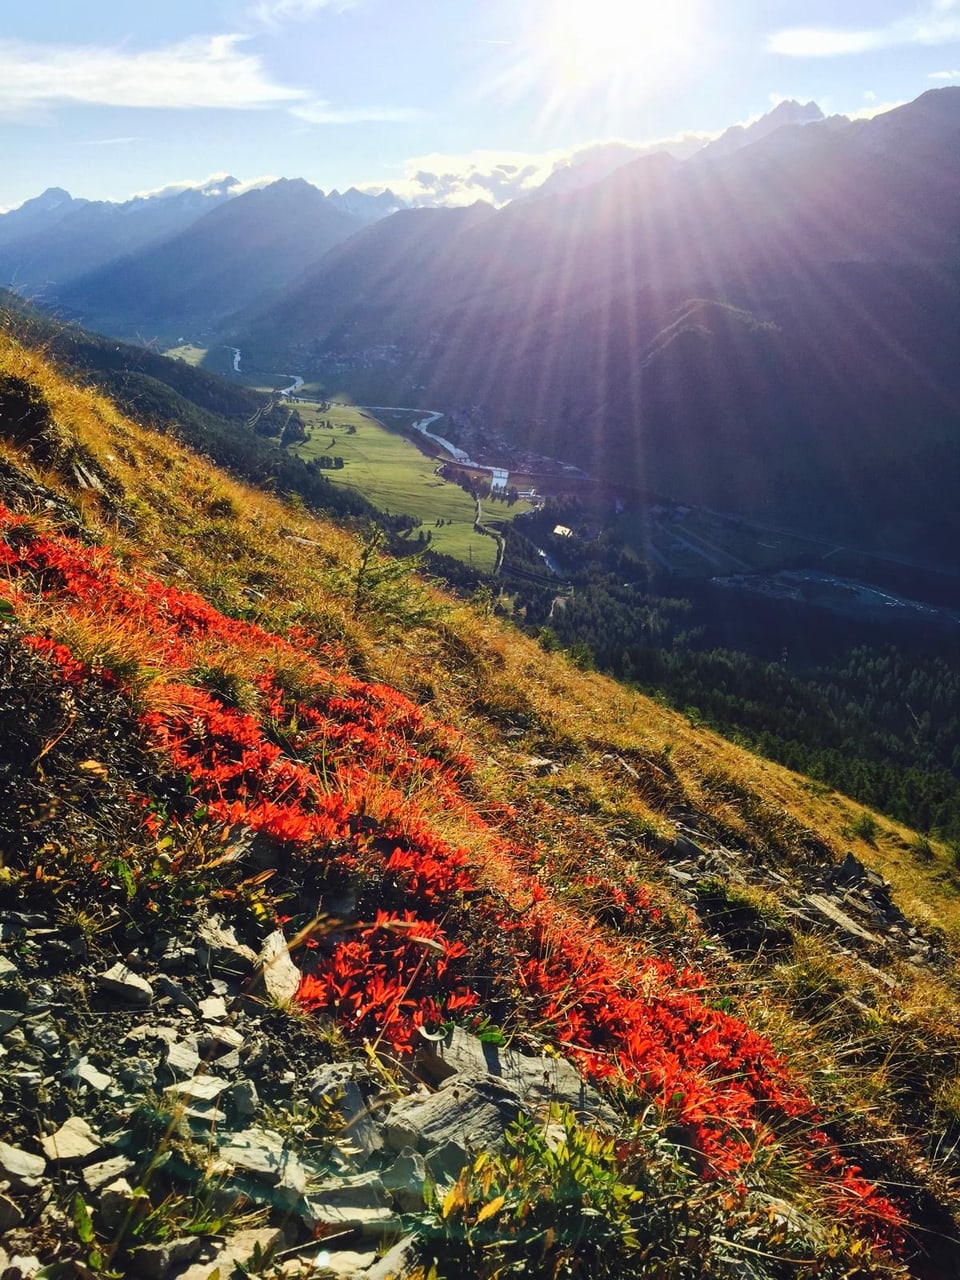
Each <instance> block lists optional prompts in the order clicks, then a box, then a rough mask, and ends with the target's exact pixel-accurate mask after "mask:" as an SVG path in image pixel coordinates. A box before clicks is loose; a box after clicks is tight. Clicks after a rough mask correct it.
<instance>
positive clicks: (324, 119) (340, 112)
mask: <svg viewBox="0 0 960 1280" xmlns="http://www.w3.org/2000/svg"><path fill="white" fill-rule="evenodd" d="M290 114H291V115H293V116H296V117H297V119H298V120H305V121H306V122H307V123H308V124H365V123H368V122H369V121H377V122H379V123H381V124H408V123H409V122H410V121H411V120H419V119H421V118H422V116H423V112H422V111H420V110H418V109H417V108H416V107H331V105H330V104H329V103H328V102H322V101H319V102H305V103H303V104H301V105H297V106H294V107H291V108H290Z"/></svg>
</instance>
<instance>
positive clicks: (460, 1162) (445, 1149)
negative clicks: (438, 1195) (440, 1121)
mask: <svg viewBox="0 0 960 1280" xmlns="http://www.w3.org/2000/svg"><path fill="white" fill-rule="evenodd" d="M469 1163H470V1153H469V1151H467V1150H466V1148H465V1147H463V1146H462V1145H461V1144H460V1143H459V1142H454V1141H453V1140H451V1141H449V1142H444V1143H443V1144H442V1145H441V1146H439V1147H437V1148H436V1150H434V1151H431V1152H430V1154H429V1155H428V1156H427V1159H426V1167H427V1172H428V1173H429V1174H430V1177H431V1178H432V1179H433V1181H434V1182H435V1183H437V1184H438V1185H444V1184H447V1183H453V1182H456V1180H457V1179H458V1178H459V1177H460V1174H461V1173H462V1172H463V1171H464V1169H465V1168H466V1167H467V1165H468V1164H469Z"/></svg>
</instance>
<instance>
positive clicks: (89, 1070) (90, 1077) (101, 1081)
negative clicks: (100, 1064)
mask: <svg viewBox="0 0 960 1280" xmlns="http://www.w3.org/2000/svg"><path fill="white" fill-rule="evenodd" d="M70 1074H71V1076H72V1077H73V1078H74V1079H75V1080H76V1081H77V1082H78V1083H80V1084H86V1085H89V1086H90V1088H91V1089H95V1090H96V1091H97V1092H98V1093H101V1092H102V1091H103V1090H104V1089H109V1088H110V1086H111V1085H112V1084H113V1076H108V1075H107V1074H106V1072H105V1071H100V1070H99V1068H97V1067H95V1066H94V1065H93V1063H92V1062H88V1061H87V1059H86V1058H81V1059H80V1061H79V1062H78V1063H77V1064H76V1066H75V1067H74V1068H73V1070H72V1071H71V1072H70Z"/></svg>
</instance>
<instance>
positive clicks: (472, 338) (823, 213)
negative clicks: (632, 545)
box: [234, 89, 960, 563]
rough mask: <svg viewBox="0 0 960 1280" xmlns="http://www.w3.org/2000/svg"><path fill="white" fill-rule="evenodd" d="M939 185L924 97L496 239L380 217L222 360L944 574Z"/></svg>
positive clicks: (712, 156) (946, 402)
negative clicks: (255, 357)
mask: <svg viewBox="0 0 960 1280" xmlns="http://www.w3.org/2000/svg"><path fill="white" fill-rule="evenodd" d="M958 182H960V89H943V90H938V91H934V92H931V93H928V94H925V95H923V97H921V98H920V99H918V100H917V101H916V102H914V103H911V104H909V105H907V106H904V107H901V108H899V109H897V110H894V111H891V112H889V113H887V114H885V115H882V116H879V117H878V118H876V119H874V120H871V121H857V122H849V121H845V122H837V121H835V120H822V121H812V122H810V123H804V124H788V125H785V126H784V127H781V128H778V129H776V130H774V131H772V132H767V133H765V134H762V135H761V136H759V137H758V138H757V139H756V140H755V141H753V142H749V143H747V144H746V145H743V146H736V147H734V149H733V150H729V149H728V148H727V147H726V146H720V147H719V148H718V149H717V150H715V151H712V149H707V150H706V151H705V152H703V153H702V154H698V155H697V156H694V157H692V158H691V159H689V160H687V161H685V162H682V161H679V160H677V159H676V158H674V157H671V156H669V155H665V154H659V155H652V156H647V157H643V158H641V159H639V160H636V161H633V162H631V163H628V164H626V165H623V166H621V167H620V168H618V169H616V170H615V171H614V172H613V173H610V174H608V175H607V176H606V177H604V178H603V179H601V180H600V181H598V182H595V183H592V184H590V185H588V186H585V187H582V188H580V189H578V190H574V191H568V192H562V193H559V194H556V195H553V196H544V197H543V198H541V199H538V200H526V201H516V202H514V203H513V204H511V205H509V206H507V207H506V208H504V209H501V210H499V211H494V210H492V209H490V208H489V207H484V208H477V209H474V210H469V211H467V212H466V213H464V212H462V211H459V212H458V211H452V210H422V211H421V210H408V211H403V212H401V213H398V214H397V215H395V216H394V217H392V218H390V219H387V220H386V221H385V222H381V223H378V224H377V225H375V226H373V227H370V228H367V230H366V231H365V232H363V233H362V234H360V235H358V236H355V237H353V238H351V239H350V240H349V241H347V242H346V243H344V244H341V245H340V246H338V247H337V248H336V249H335V250H333V251H332V252H331V253H329V254H328V255H327V256H326V257H325V258H324V259H323V260H321V262H319V263H318V264H317V265H316V266H315V267H314V268H312V269H311V270H309V271H308V272H307V273H306V274H305V275H304V276H303V277H302V279H301V280H300V282H299V284H298V285H296V286H295V287H294V288H293V289H292V290H291V291H290V292H288V293H287V294H286V295H285V296H284V297H283V298H282V299H280V300H279V301H278V302H276V303H275V304H274V305H272V306H268V307H267V308H265V309H264V310H263V311H262V312H261V313H260V314H259V315H251V316H250V317H249V318H248V319H247V321H246V323H245V324H244V325H242V326H238V328H237V330H236V331H235V338H234V341H236V343H237V344H238V345H241V346H243V347H244V349H248V350H251V351H257V352H259V353H261V355H262V357H263V358H267V356H269V357H271V358H273V359H282V361H283V364H282V367H284V368H287V367H290V368H293V367H296V368H299V369H301V370H305V371H310V372H311V373H314V374H316V375H318V376H321V377H326V379H327V381H328V383H329V384H330V385H332V386H333V387H335V388H336V387H338V386H339V387H343V388H344V389H347V390H350V391H352V392H354V393H355V394H357V395H360V396H363V397H365V398H367V399H368V402H370V403H384V404H406V403H419V404H424V405H429V406H431V407H440V408H448V409H450V408H455V407H461V406H472V407H475V408H477V409H479V411H480V412H481V413H482V414H483V415H484V417H485V418H486V420H487V421H488V422H489V424H490V426H491V427H492V428H495V429H496V430H497V431H498V432H499V433H500V434H501V435H503V436H505V437H507V438H509V440H510V441H511V442H512V443H513V444H515V445H516V446H518V447H519V448H521V449H533V450H536V451H537V452H540V453H544V454H548V455H551V456H554V457H557V458H560V459H563V460H564V461H566V462H572V463H576V464H578V465H580V466H581V467H584V468H585V469H587V470H589V471H590V472H592V473H594V474H596V475H599V476H601V477H607V478H609V479H615V480H617V481H619V482H627V481H629V482H630V483H632V484H634V485H636V486H638V487H643V488H646V489H648V490H652V491H654V492H656V493H659V494H664V495H668V496H670V497H674V498H677V499H679V500H682V501H686V502H690V503H695V504H698V505H703V506H708V507H711V508H719V509H722V510H729V511H732V512H733V513H735V514H739V515H741V516H745V517H750V518H751V519H754V520H758V519H763V520H767V521H770V522H771V523H775V524H784V525H787V526H789V527H796V528H801V529H805V530H808V531H809V530H812V529H815V530H817V531H819V532H820V533H822V534H823V535H824V536H827V537H835V538H837V539H838V540H840V541H852V542H855V543H856V544H857V545H860V546H864V547H869V548H870V549H873V550H884V551H886V552H891V553H895V554H900V555H912V556H920V557H923V558H929V557H933V558H934V559H937V560H943V561H950V562H952V563H955V562H956V559H957V552H956V551H955V550H954V548H955V547H956V546H958V545H960V539H958V537H957V535H958V534H960V521H958V515H957V509H956V503H955V494H956V491H957V482H958V481H960V361H958V359H957V355H958V350H957V345H958V344H957V334H958V323H957V322H958V302H957V299H958V293H957V283H958V281H957V262H958V257H960V217H958V214H957V205H956V195H955V193H956V191H957V189H958ZM291 362H292V363H291ZM277 367H281V366H279V365H278V366H277ZM921 513H922V514H921Z"/></svg>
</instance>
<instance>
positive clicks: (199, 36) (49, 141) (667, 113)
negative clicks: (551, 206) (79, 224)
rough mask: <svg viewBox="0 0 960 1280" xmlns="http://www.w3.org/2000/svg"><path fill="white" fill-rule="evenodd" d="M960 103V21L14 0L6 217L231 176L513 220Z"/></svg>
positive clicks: (835, 7)
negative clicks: (736, 153) (743, 127)
mask: <svg viewBox="0 0 960 1280" xmlns="http://www.w3.org/2000/svg"><path fill="white" fill-rule="evenodd" d="M948 84H960V0H231V2H230V3H227V2H226V0H160V2H158V3H152V4H151V3H146V4H142V3H131V0H32V2H31V3H13V0H4V2H3V23H2V26H0V147H2V155H3V158H4V164H3V166H2V169H0V209H9V208H12V207H15V206H16V205H18V204H20V203H22V202H23V201H24V200H26V199H28V198H29V197H31V196H34V195H37V194H38V193H39V192H41V191H42V190H44V189H45V188H47V187H50V186H60V187H65V188H67V189H68V190H69V191H70V192H71V194H73V195H75V196H83V197H86V198H88V199H109V200H124V199H128V198H129V197H130V196H131V195H133V194H138V193H143V192H151V191H156V190H158V189H161V188H165V187H168V186H175V185H176V184H181V183H185V184H197V183H200V182H202V181H203V180H205V179H206V178H208V177H209V176H211V175H213V174H218V173H221V174H222V173H230V174H232V175H234V176H235V177H236V178H238V179H239V180H240V181H241V182H244V183H246V182H255V181H258V180H262V179H264V178H268V177H289V178H292V177H302V178H306V179H307V180H308V181H310V182H313V183H315V184H316V185H317V186H319V187H322V188H323V189H324V190H326V191H329V190H331V189H332V188H338V189H339V190H344V189H345V188H347V187H349V186H351V185H356V186H361V187H364V188H376V187H382V186H389V187H391V188H392V189H393V190H394V191H396V192H397V193H398V194H399V195H402V196H404V197H405V198H413V199H420V200H422V201H426V200H433V199H441V200H443V201H445V202H447V203H470V202H472V200H474V199H476V198H478V197H483V198H487V199H491V198H492V199H495V200H497V201H502V200H503V199H506V198H509V197H510V196H512V195H516V194H518V193H520V192H521V191H522V190H524V189H526V188H529V187H530V186H532V185H536V184H538V183H539V182H540V181H542V180H543V178H544V177H545V176H546V175H547V174H549V173H550V171H551V170H552V169H553V168H554V167H556V166H558V165H563V164H565V163H567V162H568V161H569V158H570V157H571V155H575V154H576V153H578V152H579V151H580V150H581V149H583V148H589V147H591V146H592V145H593V144H596V143H598V142H605V141H609V140H613V139H619V140H623V141H626V142H629V143H631V144H635V145H646V144H657V145H659V144H660V143H662V142H663V141H664V140H668V139H669V140H674V141H675V142H676V140H684V139H685V140H686V142H687V143H688V144H690V143H691V140H692V139H695V138H698V137H700V136H704V135H706V136H709V135H716V134H717V133H719V132H721V131H722V130H723V129H724V128H726V127H727V126H729V125H732V124H736V123H745V122H748V121H750V120H752V119H755V118H757V117H758V116H759V115H761V114H763V113H764V112H765V111H768V110H770V108H771V106H773V105H775V104H776V103H777V102H778V101H780V100H781V99H784V98H797V99H799V100H800V101H803V102H806V101H808V100H811V99H813V100H815V101H817V102H818V103H819V104H820V106H821V108H822V109H823V110H824V111H825V112H826V113H827V114H828V115H829V114H832V113H834V112H841V113H845V114H861V113H862V114H868V113H874V112H876V111H878V110H881V109H884V108H885V107H888V106H890V105H894V104H898V103H901V102H905V101H909V100H911V99H913V98H915V97H917V96H918V95H919V94H921V93H923V92H924V91H926V90H928V89H933V88H938V87H943V86H945V85H948ZM682 149H683V148H682V145H680V150H681V151H682Z"/></svg>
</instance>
